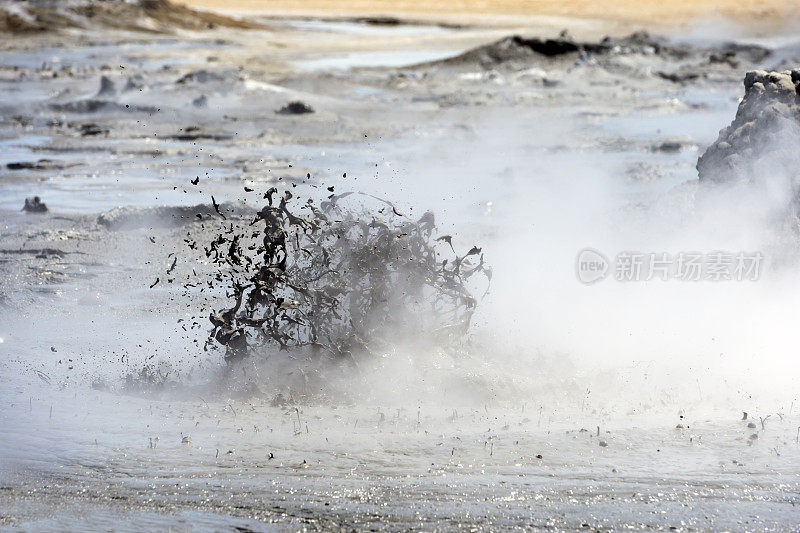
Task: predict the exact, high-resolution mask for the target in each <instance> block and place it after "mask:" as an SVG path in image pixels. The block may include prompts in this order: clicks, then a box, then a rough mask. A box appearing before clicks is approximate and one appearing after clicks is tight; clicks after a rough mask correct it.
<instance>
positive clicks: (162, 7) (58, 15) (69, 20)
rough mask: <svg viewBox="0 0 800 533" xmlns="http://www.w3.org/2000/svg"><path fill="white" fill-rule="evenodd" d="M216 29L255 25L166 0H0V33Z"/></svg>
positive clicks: (254, 26)
mask: <svg viewBox="0 0 800 533" xmlns="http://www.w3.org/2000/svg"><path fill="white" fill-rule="evenodd" d="M217 26H226V27H234V28H243V29H245V28H256V27H259V26H258V25H257V24H255V23H252V22H248V21H243V20H238V19H235V18H231V17H226V16H222V15H217V14H214V13H209V12H203V11H196V10H194V9H190V8H188V7H185V6H182V5H178V4H174V3H172V2H170V1H169V0H105V1H98V0H63V1H54V0H0V33H36V32H48V31H59V30H63V29H68V28H83V29H88V28H112V29H121V30H128V31H146V32H155V33H170V32H172V31H174V30H176V29H183V30H205V29H211V28H214V27H217Z"/></svg>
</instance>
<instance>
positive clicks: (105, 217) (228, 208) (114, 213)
mask: <svg viewBox="0 0 800 533" xmlns="http://www.w3.org/2000/svg"><path fill="white" fill-rule="evenodd" d="M218 212H223V213H227V214H228V215H229V216H231V217H236V218H241V217H248V216H252V215H253V214H254V213H255V212H256V211H255V210H254V209H252V208H250V207H247V206H245V205H243V204H229V203H224V204H219V205H217V207H216V208H215V207H214V206H213V205H211V204H198V205H194V206H171V207H164V206H157V207H117V208H114V209H112V210H110V211H107V212H105V213H101V214H100V215H98V217H97V223H98V224H99V225H101V226H104V227H106V228H108V229H111V230H129V229H137V228H153V227H157V228H168V227H176V226H183V225H185V224H191V223H194V222H199V221H203V220H206V219H209V218H213V217H217V216H219V215H218Z"/></svg>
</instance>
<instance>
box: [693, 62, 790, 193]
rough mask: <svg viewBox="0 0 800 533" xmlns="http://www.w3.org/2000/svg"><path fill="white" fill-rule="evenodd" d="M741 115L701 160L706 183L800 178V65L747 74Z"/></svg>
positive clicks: (699, 165)
mask: <svg viewBox="0 0 800 533" xmlns="http://www.w3.org/2000/svg"><path fill="white" fill-rule="evenodd" d="M744 88H745V95H744V98H743V99H742V101H741V103H740V104H739V109H738V110H737V111H736V118H734V120H733V122H731V124H730V125H729V126H728V127H726V128H725V129H723V130H722V131H721V132H720V134H719V138H718V139H717V140H716V142H714V144H712V145H711V146H709V147H708V149H707V150H706V151H705V153H704V154H703V155H702V156H700V159H699V160H698V161H697V171H698V172H699V176H700V181H701V182H719V183H729V182H752V183H756V182H762V183H766V181H764V180H771V179H788V180H790V183H792V184H797V183H798V181H799V180H798V178H800V167H798V161H800V156H798V150H797V148H798V146H800V69H794V70H786V71H783V72H766V71H763V70H756V71H753V72H748V73H747V75H746V76H745V78H744Z"/></svg>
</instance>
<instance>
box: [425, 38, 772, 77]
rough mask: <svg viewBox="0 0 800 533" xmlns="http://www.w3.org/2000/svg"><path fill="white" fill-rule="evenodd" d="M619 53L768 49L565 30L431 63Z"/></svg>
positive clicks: (709, 55)
mask: <svg viewBox="0 0 800 533" xmlns="http://www.w3.org/2000/svg"><path fill="white" fill-rule="evenodd" d="M623 55H642V56H657V57H659V58H662V59H665V60H668V61H675V62H679V61H684V60H692V59H695V60H700V61H703V62H704V63H725V64H731V66H733V65H732V64H734V63H738V62H756V61H760V60H763V59H764V58H765V57H767V56H768V55H769V50H767V49H766V48H763V47H761V46H757V45H740V44H736V43H721V44H720V45H718V46H715V47H713V48H707V49H706V48H702V47H697V46H693V45H691V44H686V43H677V42H670V41H667V40H666V39H663V38H659V37H654V36H651V35H650V34H648V33H647V32H637V33H633V34H631V35H629V36H627V37H623V38H613V37H605V38H603V39H601V40H600V41H597V42H591V41H576V40H575V39H573V38H572V37H571V36H570V35H569V34H568V33H567V32H566V31H564V32H562V33H561V34H560V35H559V36H558V37H557V38H555V39H541V38H538V37H534V38H526V37H522V36H519V35H513V36H510V37H506V38H504V39H501V40H499V41H496V42H493V43H490V44H487V45H484V46H479V47H478V48H474V49H472V50H469V51H467V52H464V53H463V54H460V55H458V56H455V57H453V58H449V59H446V60H443V61H438V62H435V64H439V65H443V66H454V67H455V66H480V67H483V68H496V67H498V66H501V65H507V66H512V67H513V66H514V65H515V64H519V66H525V65H526V64H529V63H531V62H536V61H542V60H544V61H548V62H553V61H557V60H564V61H567V62H570V63H573V62H575V61H576V60H577V59H581V58H582V59H590V58H595V59H597V58H604V57H615V56H623Z"/></svg>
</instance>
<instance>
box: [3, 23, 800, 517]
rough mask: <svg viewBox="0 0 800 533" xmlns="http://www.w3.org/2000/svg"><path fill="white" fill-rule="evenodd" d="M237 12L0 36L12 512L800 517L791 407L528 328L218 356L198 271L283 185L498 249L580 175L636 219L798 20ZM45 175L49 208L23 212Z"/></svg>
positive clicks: (791, 56)
mask: <svg viewBox="0 0 800 533" xmlns="http://www.w3.org/2000/svg"><path fill="white" fill-rule="evenodd" d="M254 22H258V23H259V24H263V25H264V28H263V29H252V30H251V29H247V30H243V29H238V28H226V27H218V28H215V29H213V30H209V31H203V32H193V31H188V30H185V29H184V30H181V31H180V32H178V33H177V34H170V35H164V34H161V33H143V32H141V31H129V29H126V30H120V31H110V30H107V29H103V28H95V29H91V30H90V31H84V32H82V33H74V32H69V31H66V32H57V33H48V32H45V33H41V34H36V35H33V36H31V35H27V36H25V37H24V38H23V37H11V36H10V37H9V38H8V39H6V40H4V41H3V44H2V48H1V49H0V94H2V98H0V110H1V112H0V403H1V405H0V413H1V414H0V424H2V426H3V427H4V428H5V430H4V431H3V435H2V437H0V440H2V441H4V442H2V447H3V456H2V457H0V525H2V526H4V527H8V528H9V530H12V531H14V530H94V529H101V528H102V529H105V528H109V529H116V530H141V529H143V528H144V529H150V530H167V529H170V528H171V529H172V530H185V531H189V530H192V531H194V530H208V531H211V530H215V531H216V530H231V531H251V530H252V531H262V530H272V529H291V530H295V529H298V528H301V527H305V528H309V529H351V528H375V529H408V528H419V529H425V530H428V529H456V528H464V527H471V528H480V527H486V528H493V529H495V528H496V529H502V528H512V527H525V528H533V529H557V530H584V529H592V530H603V529H622V528H630V529H634V530H652V529H661V530H668V529H669V530H696V529H700V530H721V529H730V530H745V529H748V530H752V529H759V530H762V529H776V530H791V529H792V528H795V527H796V524H797V522H798V517H800V511H798V507H797V506H798V503H800V502H798V491H799V490H800V477H798V476H800V460H799V459H798V458H799V457H800V455H798V453H800V452H799V451H798V450H799V449H800V448H798V443H797V440H796V432H797V426H798V415H797V413H796V410H797V409H798V406H797V405H794V404H793V403H789V402H786V403H780V404H779V405H778V406H777V407H775V405H776V404H774V403H772V404H771V403H769V402H767V401H763V402H762V401H760V400H759V401H756V400H753V399H748V395H749V393H748V391H747V390H745V389H743V388H737V387H736V386H733V385H731V387H730V388H729V389H726V390H725V393H724V394H723V395H721V396H720V395H718V396H715V397H714V398H713V401H711V398H710V396H711V394H710V393H706V392H704V391H703V389H702V387H701V385H700V382H699V381H698V382H697V383H695V382H694V380H690V381H688V382H686V383H683V384H681V385H680V386H679V387H680V388H678V389H675V388H670V387H664V388H663V389H661V388H659V387H658V386H652V387H651V386H650V382H648V381H647V376H648V370H647V368H645V369H644V370H641V369H640V368H638V367H637V368H636V369H635V370H634V371H632V373H633V374H636V376H637V377H636V378H634V381H636V379H641V380H642V381H641V383H642V384H643V385H642V390H644V391H645V392H642V390H639V389H638V388H637V389H636V390H635V391H633V389H632V388H631V389H629V387H632V386H631V385H630V383H629V382H627V381H625V379H624V377H623V374H624V372H623V371H619V372H616V373H615V374H614V376H612V377H609V376H607V375H603V376H600V375H597V374H595V373H594V372H593V371H591V370H589V369H575V370H574V372H573V373H571V374H569V375H568V376H569V377H564V374H563V373H560V372H554V373H552V374H549V373H548V372H549V368H550V366H554V367H555V366H558V365H559V364H560V363H558V364H557V363H555V362H554V361H553V359H554V358H555V359H557V357H556V356H555V355H553V354H541V353H538V352H537V350H536V349H535V347H530V346H529V347H523V348H520V349H519V351H520V352H522V353H527V352H526V350H530V357H529V361H528V362H527V363H526V366H525V367H524V369H525V372H520V369H519V368H511V367H506V366H504V365H503V364H500V363H493V362H492V360H491V358H481V357H477V356H469V357H464V358H458V357H454V356H453V355H452V354H447V353H436V354H433V355H430V356H425V357H419V356H417V357H413V356H410V355H408V354H402V356H401V357H398V358H396V359H395V360H393V359H392V358H381V357H378V358H375V359H374V360H370V361H366V362H363V363H361V366H360V367H359V368H358V369H357V370H353V368H352V367H349V366H347V365H332V366H331V367H327V366H325V367H320V366H318V365H317V366H314V365H307V364H305V363H303V364H301V363H299V362H297V361H295V360H293V359H291V358H287V357H286V356H285V354H284V353H282V352H276V354H275V355H274V356H272V359H270V360H269V362H268V363H264V364H263V365H258V364H255V363H254V364H252V365H250V366H242V367H236V368H235V369H234V370H231V369H230V368H228V367H227V365H226V363H225V359H224V356H223V354H222V353H220V352H216V351H211V352H207V351H204V350H203V345H204V343H205V341H206V339H207V338H208V334H209V330H210V326H211V324H210V322H209V319H208V310H209V309H221V308H222V307H223V306H225V305H227V304H228V303H229V302H230V296H231V295H230V294H229V293H227V294H226V291H227V289H229V288H230V287H229V286H228V285H222V286H219V287H216V288H215V289H214V288H212V289H211V290H203V291H200V290H199V287H194V286H193V284H194V283H195V281H196V279H197V277H198V274H203V275H207V276H213V274H214V269H213V265H212V264H210V263H209V262H208V261H207V260H205V259H204V254H203V251H202V246H203V244H207V243H209V242H212V241H213V240H214V239H215V237H216V236H217V235H218V234H219V233H220V232H221V231H226V229H227V228H229V227H230V225H231V224H236V225H237V227H247V225H248V224H250V222H251V221H252V220H253V218H254V217H255V216H256V214H257V213H258V212H259V211H260V210H261V209H262V207H264V205H265V203H266V201H265V200H264V199H263V196H264V194H265V193H266V192H267V191H268V190H269V189H270V188H271V187H277V188H279V189H280V190H285V189H290V190H292V191H293V192H294V194H295V195H298V196H300V197H302V199H303V201H305V199H306V198H314V199H315V200H317V201H325V199H326V198H327V197H328V196H329V195H330V194H331V192H330V191H329V190H328V187H333V188H334V190H335V191H336V193H340V192H344V191H353V190H357V191H360V192H363V193H367V194H370V195H375V196H379V197H381V198H390V199H391V200H392V201H393V202H395V204H396V206H397V209H398V210H399V211H402V212H403V213H404V214H407V215H408V216H409V217H413V219H414V220H419V218H420V217H422V216H423V215H424V213H425V212H426V211H428V210H433V211H434V212H436V216H437V218H436V221H437V224H438V228H439V234H442V235H444V234H453V235H454V238H453V240H454V241H457V242H458V243H459V245H460V246H461V247H462V248H463V249H464V251H466V250H468V249H469V247H470V246H472V245H473V244H475V243H480V244H481V246H483V247H484V250H486V251H487V261H490V260H491V254H490V251H491V250H492V247H493V245H495V246H494V248H495V256H497V255H499V254H498V252H497V250H498V249H499V246H498V245H497V243H498V242H499V241H501V240H502V239H503V238H505V236H506V234H507V233H508V232H511V233H512V235H513V234H514V232H515V231H517V232H521V231H523V230H525V231H527V229H526V228H527V226H528V225H530V226H535V227H536V228H537V231H538V229H539V228H541V233H542V234H544V235H546V234H547V233H548V230H549V229H552V228H551V226H549V224H553V226H564V225H565V226H567V227H569V223H568V222H567V221H563V220H560V219H558V217H557V216H556V217H555V218H553V219H543V218H542V219H539V218H536V219H535V223H534V222H530V224H528V222H526V221H525V220H522V221H521V220H520V219H518V218H517V217H516V213H517V212H518V208H520V206H523V207H524V208H525V209H526V210H529V211H530V212H537V211H540V212H550V210H551V209H553V208H552V206H551V205H550V201H549V200H548V197H547V195H542V194H541V192H542V191H543V190H544V191H553V194H556V195H557V194H558V191H560V190H574V191H575V192H576V193H581V194H583V195H585V196H591V195H592V194H593V193H592V191H593V190H594V189H593V185H592V181H591V178H592V174H591V171H592V169H593V168H594V169H596V168H597V167H601V166H602V167H603V168H604V172H605V173H606V174H607V176H606V177H607V178H608V182H609V183H610V184H611V185H610V186H611V188H612V189H613V191H614V194H615V199H616V200H615V201H617V202H618V203H615V204H614V208H615V209H616V208H619V207H621V208H623V209H624V210H625V212H626V213H628V214H630V218H627V219H626V221H625V223H626V224H636V223H637V221H639V220H640V217H641V213H640V212H639V211H638V207H639V206H641V205H642V204H651V203H653V202H654V201H656V200H657V199H660V198H661V197H662V196H668V197H669V198H672V199H675V198H677V200H675V204H674V205H673V204H670V205H669V206H668V207H667V208H665V209H666V210H670V211H677V210H678V208H677V207H675V205H683V204H682V203H681V202H683V201H684V200H685V199H686V198H691V197H692V194H693V192H692V191H693V188H694V187H696V185H697V171H696V169H695V165H696V163H697V158H698V156H699V155H700V154H701V153H703V151H704V150H705V149H706V147H707V146H709V145H711V144H712V143H713V142H714V140H715V139H717V136H718V133H719V130H720V129H722V128H723V127H725V126H726V125H727V124H729V123H730V121H731V120H732V119H733V117H734V114H735V112H736V109H737V106H738V104H739V99H740V98H741V97H742V96H743V94H744V88H743V86H742V79H743V75H744V72H745V71H748V70H753V69H763V70H784V69H787V68H792V67H796V66H797V65H798V64H800V46H798V45H797V43H794V42H792V40H791V39H790V38H787V39H782V40H779V41H777V42H779V44H776V41H775V40H771V41H770V42H769V43H767V42H766V41H761V44H754V41H753V40H748V41H740V42H722V41H720V42H699V41H697V40H695V41H692V42H690V41H688V40H686V39H682V38H680V36H676V37H670V38H666V37H657V36H651V35H647V34H644V33H639V34H634V35H630V36H627V37H626V36H619V37H614V38H608V39H605V40H604V39H587V40H584V39H575V38H572V37H570V36H569V35H568V34H559V31H560V28H559V29H554V31H553V32H551V34H548V35H520V36H509V35H498V34H497V32H496V31H495V30H482V29H480V28H469V27H467V28H452V27H446V28H444V27H440V26H429V27H428V26H420V25H411V26H406V25H403V24H399V25H387V24H384V23H383V22H382V21H369V20H367V21H363V20H362V21H348V22H342V21H338V22H325V21H310V20H287V19H275V20H270V19H264V20H261V19H258V20H256V21H254ZM587 175H588V176H589V177H588V178H587V177H585V176H587ZM676 191H677V192H676ZM34 196H38V197H39V198H40V202H43V203H44V204H46V207H47V210H46V211H44V210H42V209H40V208H35V209H30V210H28V211H23V210H22V209H23V206H24V205H26V199H29V198H30V199H31V200H30V205H31V206H33V205H34V202H33V200H32V198H33V197H34ZM212 198H213V201H212ZM36 205H38V204H36ZM553 210H555V209H553ZM221 214H224V215H225V218H223V217H222V216H220V215H221ZM544 239H545V240H546V237H544ZM540 244H541V243H540ZM586 244H587V245H590V244H592V243H591V242H587V243H586ZM535 245H536V244H535V243H534V244H531V245H530V246H531V247H534V246H535ZM573 251H574V250H572V249H571V248H570V249H569V250H568V253H569V254H572V253H573ZM571 257H572V256H571V255H570V259H569V260H571ZM498 261H499V259H498ZM533 264H534V265H535V264H536V263H533ZM570 265H571V264H570ZM531 268H532V269H534V270H535V268H536V267H535V266H532V267H531ZM569 268H571V266H568V267H567V268H566V270H569ZM506 273H508V272H506ZM567 273H568V274H570V275H571V271H570V272H567ZM498 275H502V272H499V273H495V276H496V277H497V276H498ZM518 296H519V298H520V299H521V300H524V299H526V298H529V296H528V295H518ZM479 309H480V307H479ZM475 320H476V322H477V327H478V329H479V331H480V325H481V320H482V319H481V317H480V313H478V315H476V319H475ZM491 336H492V335H490V334H486V333H485V332H484V334H483V335H479V336H478V337H479V338H478V340H477V341H476V344H478V345H480V344H481V342H487V343H488V344H489V345H491V343H490V341H489V340H487V339H486V338H485V337H491ZM478 351H480V350H478ZM489 352H491V350H489ZM526 360H527V359H526ZM396 361H400V362H396ZM409 368H410V369H411V370H409ZM559 368H560V367H559ZM700 373H701V374H702V372H700ZM642 376H644V377H642ZM602 379H609V380H610V382H612V383H615V384H618V385H619V388H618V389H617V388H614V387H610V388H607V390H606V391H605V393H603V392H599V391H597V390H596V389H595V387H594V385H596V384H597V383H599V382H600V381H601V380H602ZM154 383H156V384H158V387H152V386H151V385H153V384H154ZM684 388H685V389H686V390H689V391H691V392H690V393H686V394H684V392H685V391H684ZM589 391H592V392H589ZM687 397H691V398H692V401H691V402H688V401H685V398H687ZM781 401H782V400H781ZM701 405H702V406H703V408H702V409H701V408H700V407H699V406H701ZM709 406H711V407H709ZM742 406H745V407H746V408H748V409H751V410H754V411H753V413H752V414H751V415H750V417H749V418H748V419H747V420H740V419H741V418H742V414H741V410H742ZM748 406H750V407H748ZM767 415H770V418H769V419H765V422H764V423H763V425H762V421H761V420H760V419H759V418H758V417H766V416H767ZM751 422H753V423H754V427H748V424H750V423H751ZM598 426H599V428H598ZM676 426H678V427H676ZM753 435H755V437H753Z"/></svg>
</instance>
